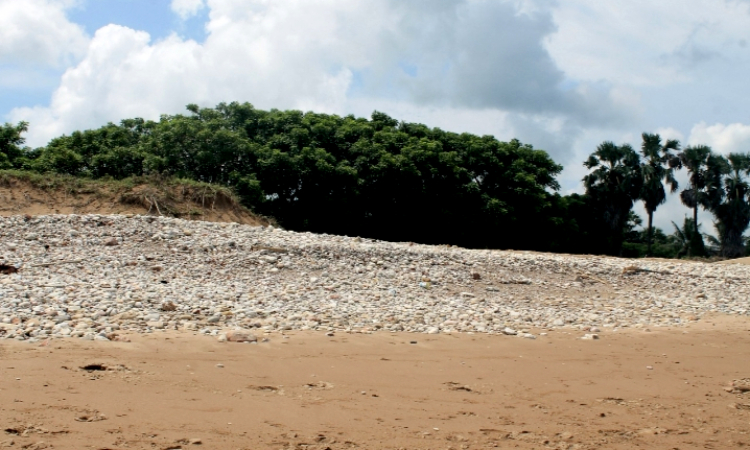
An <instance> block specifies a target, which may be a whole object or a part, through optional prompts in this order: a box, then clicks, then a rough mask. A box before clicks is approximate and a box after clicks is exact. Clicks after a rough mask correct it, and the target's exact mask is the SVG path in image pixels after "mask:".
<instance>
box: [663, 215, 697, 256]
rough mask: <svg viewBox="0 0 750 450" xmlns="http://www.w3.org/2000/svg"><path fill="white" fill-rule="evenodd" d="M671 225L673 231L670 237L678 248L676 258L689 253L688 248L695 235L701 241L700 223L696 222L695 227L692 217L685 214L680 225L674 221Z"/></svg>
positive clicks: (691, 244)
mask: <svg viewBox="0 0 750 450" xmlns="http://www.w3.org/2000/svg"><path fill="white" fill-rule="evenodd" d="M672 225H673V226H674V233H672V235H671V236H670V238H671V240H672V242H673V243H674V244H675V246H677V248H678V252H677V257H678V258H681V257H683V256H688V255H689V253H690V249H691V247H692V246H693V245H694V243H693V242H694V239H695V236H700V239H701V242H703V235H702V234H701V232H700V228H701V225H700V224H698V226H697V227H696V226H695V222H694V221H693V219H691V218H689V217H687V216H685V219H684V220H683V222H682V227H679V226H678V225H677V224H676V223H674V221H673V222H672Z"/></svg>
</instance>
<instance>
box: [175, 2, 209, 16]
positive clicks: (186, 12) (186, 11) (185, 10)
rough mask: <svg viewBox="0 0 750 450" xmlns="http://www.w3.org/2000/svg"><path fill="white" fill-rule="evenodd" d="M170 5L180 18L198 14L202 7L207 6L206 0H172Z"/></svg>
mask: <svg viewBox="0 0 750 450" xmlns="http://www.w3.org/2000/svg"><path fill="white" fill-rule="evenodd" d="M170 7H171V8H172V11H174V12H175V13H176V14H177V15H178V16H180V18H182V19H183V20H185V19H188V18H190V17H192V16H195V15H196V14H198V12H199V11H200V10H201V9H203V8H205V7H206V2H205V1H204V0H172V3H171V4H170Z"/></svg>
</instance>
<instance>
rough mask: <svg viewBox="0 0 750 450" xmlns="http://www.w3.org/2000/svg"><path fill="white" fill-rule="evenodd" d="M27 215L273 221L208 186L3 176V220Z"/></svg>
mask: <svg viewBox="0 0 750 450" xmlns="http://www.w3.org/2000/svg"><path fill="white" fill-rule="evenodd" d="M24 214H27V215H30V216H37V215H48V214H124V215H126V214H153V215H162V216H170V217H179V218H182V219H188V220H203V221H208V222H237V223H242V224H246V225H267V224H268V223H269V221H268V220H267V219H265V218H263V217H260V216H257V215H255V214H253V213H252V212H251V211H249V210H248V209H247V208H244V207H243V206H242V205H240V204H239V202H238V201H237V199H236V198H234V197H233V195H232V194H231V192H230V191H229V190H227V189H225V188H221V187H216V186H211V185H206V184H200V183H189V182H180V181H178V180H160V179H157V178H152V179H148V178H141V179H137V180H126V181H124V182H119V181H102V180H87V179H81V178H73V177H65V176H61V175H49V176H47V175H38V174H23V173H22V174H20V175H15V174H12V173H11V174H9V173H0V216H14V215H24Z"/></svg>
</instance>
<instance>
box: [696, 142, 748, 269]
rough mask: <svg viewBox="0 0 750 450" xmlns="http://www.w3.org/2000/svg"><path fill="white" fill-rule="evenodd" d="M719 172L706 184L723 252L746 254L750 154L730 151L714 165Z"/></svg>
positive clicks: (738, 254) (708, 205) (730, 255)
mask: <svg viewBox="0 0 750 450" xmlns="http://www.w3.org/2000/svg"><path fill="white" fill-rule="evenodd" d="M714 171H715V172H716V173H715V174H714V176H713V177H712V178H710V180H711V181H712V183H710V184H709V185H708V186H707V190H706V193H707V196H706V199H707V200H706V206H707V208H708V209H709V210H710V211H711V212H712V213H713V214H714V217H715V218H716V221H715V222H714V223H715V224H716V230H717V231H718V232H719V239H718V240H719V248H720V254H721V256H723V257H725V258H737V257H740V256H744V254H745V242H744V240H745V239H744V237H743V234H744V233H745V230H747V228H748V226H750V198H749V197H750V184H748V180H747V178H745V175H748V173H750V154H740V153H730V154H729V155H728V156H727V158H726V159H725V158H723V157H722V158H720V159H719V160H718V161H717V162H716V164H715V165H714Z"/></svg>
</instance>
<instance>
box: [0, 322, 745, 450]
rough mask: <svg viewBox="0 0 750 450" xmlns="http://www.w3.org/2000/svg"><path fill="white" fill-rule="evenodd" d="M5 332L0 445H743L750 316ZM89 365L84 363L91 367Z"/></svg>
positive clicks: (0, 348) (0, 361)
mask: <svg viewBox="0 0 750 450" xmlns="http://www.w3.org/2000/svg"><path fill="white" fill-rule="evenodd" d="M129 338H130V339H131V341H132V342H129V343H128V342H91V341H89V342H87V341H81V340H63V341H60V340H55V341H45V342H41V343H37V344H33V345H32V344H29V343H25V342H10V341H6V342H3V343H2V344H0V376H1V380H2V382H0V404H2V405H3V407H2V408H0V422H1V423H2V428H3V431H2V438H1V439H0V446H3V447H8V448H25V449H43V448H54V449H81V448H92V449H163V450H166V449H177V448H183V449H186V448H206V449H208V448H210V449H257V448H269V449H271V448H273V449H293V448H294V449H321V450H322V449H348V448H358V449H399V448H405V449H468V448H493V447H496V448H521V449H536V448H538V449H542V448H554V449H599V448H602V449H603V448H607V449H632V448H653V449H657V448H658V449H681V450H682V449H692V448H715V449H721V448H742V447H743V446H746V445H750V436H748V431H749V430H750V394H748V393H744V394H742V393H736V392H735V393H730V392H728V391H727V386H729V383H730V382H732V381H733V380H737V379H743V378H747V377H750V359H748V358H747V355H748V352H750V320H748V319H747V318H736V317H725V316H715V317H709V318H706V319H704V320H703V321H701V322H700V323H698V324H695V325H693V326H690V327H688V328H675V329H661V330H659V331H651V332H647V331H643V330H628V331H624V330H621V331H617V332H605V333H601V338H600V339H598V340H590V341H586V340H581V339H580V338H579V337H578V336H577V334H575V333H569V332H566V331H563V330H559V331H552V332H549V333H548V334H547V335H546V336H545V335H543V336H540V338H539V339H536V340H526V339H516V338H512V337H507V336H499V335H484V334H474V335H472V334H454V335H436V336H433V335H425V334H412V333H384V332H381V333H375V334H355V333H352V334H350V333H335V334H334V336H326V335H325V334H323V333H315V332H287V333H285V334H284V335H282V334H279V333H270V334H268V335H267V336H266V338H267V339H268V341H267V342H263V341H262V340H261V341H259V342H258V343H257V344H238V343H231V342H228V343H221V342H218V341H216V340H215V339H211V338H209V337H205V336H197V335H193V334H192V333H188V332H177V331H169V332H166V331H165V332H154V333H151V334H146V335H142V334H137V333H134V334H132V335H130V336H129ZM87 366H88V369H89V370H86V368H87Z"/></svg>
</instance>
